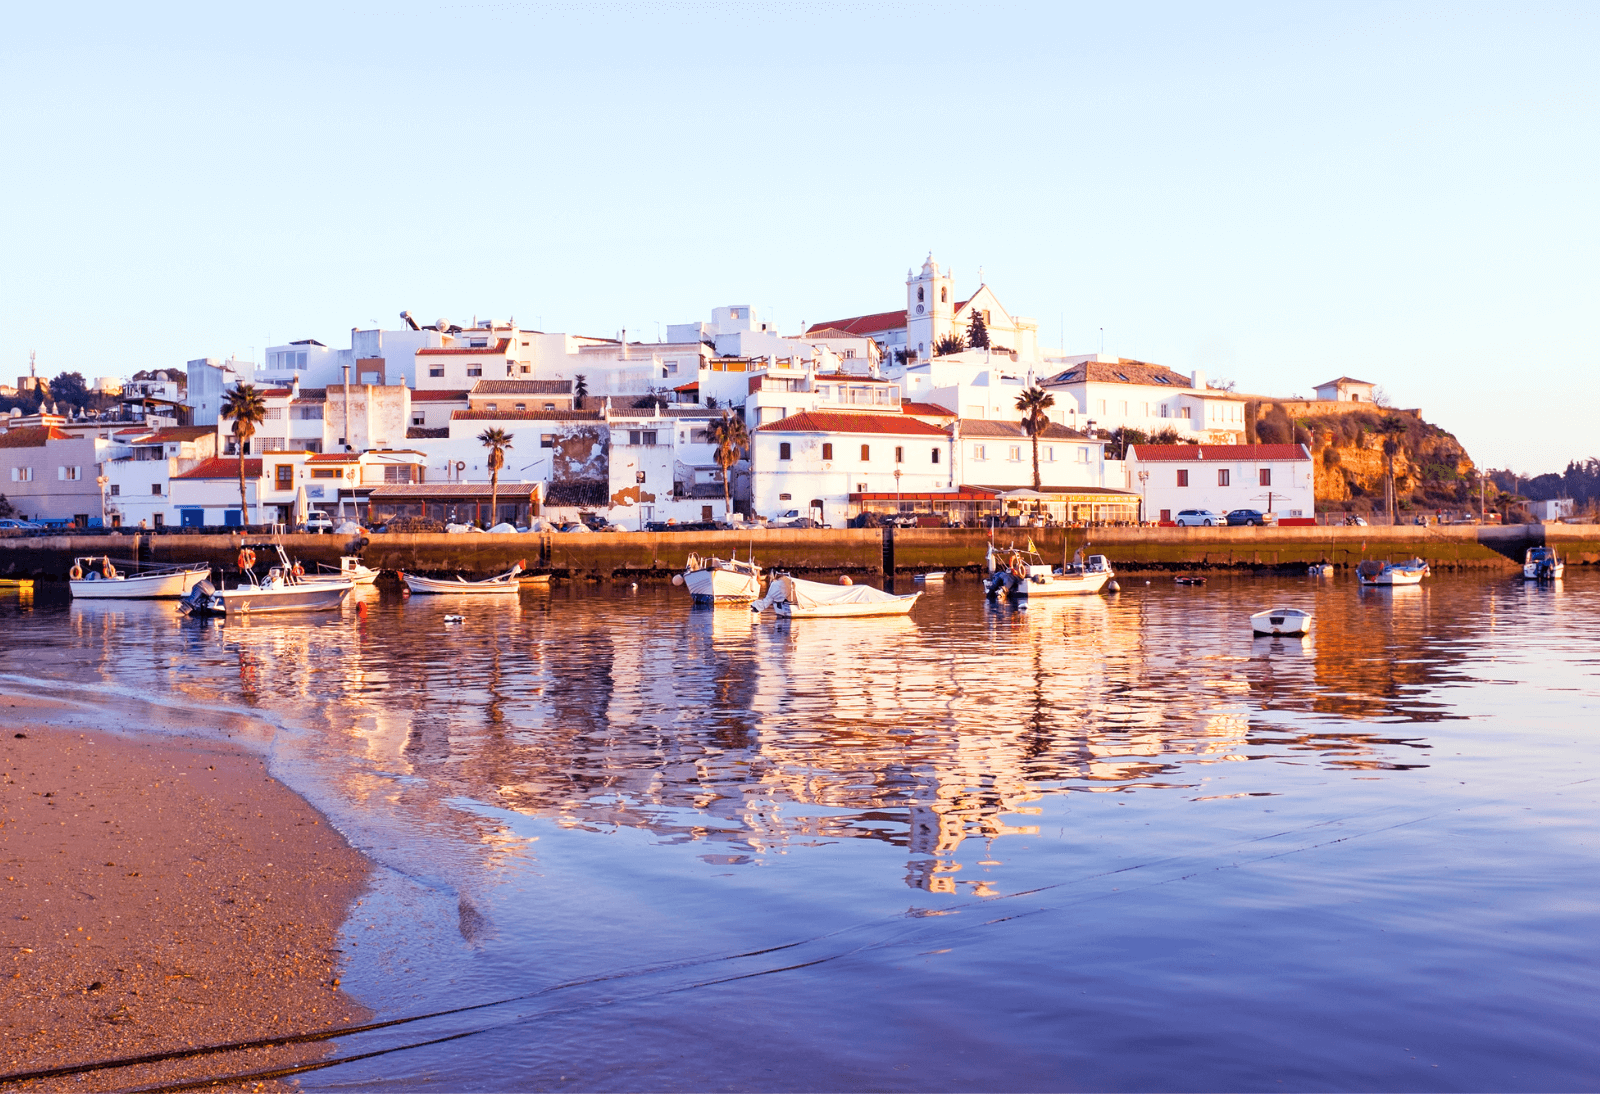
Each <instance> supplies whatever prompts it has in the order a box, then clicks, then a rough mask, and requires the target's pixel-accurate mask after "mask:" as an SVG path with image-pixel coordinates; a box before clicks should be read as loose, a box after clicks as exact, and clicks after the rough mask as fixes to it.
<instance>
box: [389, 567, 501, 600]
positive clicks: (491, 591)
mask: <svg viewBox="0 0 1600 1094" xmlns="http://www.w3.org/2000/svg"><path fill="white" fill-rule="evenodd" d="M520 573H522V563H520V562H519V563H517V564H516V565H515V566H513V567H511V569H509V570H507V571H506V572H505V573H503V574H498V575H496V576H495V577H488V578H484V579H483V580H482V581H468V580H467V579H466V578H464V577H459V576H458V577H454V578H450V579H448V580H447V579H444V578H437V577H420V576H418V575H417V574H408V573H406V572H405V571H404V570H401V571H400V580H401V581H404V582H405V583H406V588H408V589H410V590H411V591H412V592H414V593H455V594H457V595H469V596H516V595H517V593H518V591H519V590H520V589H521V588H522V583H521V582H519V581H518V580H517V575H518V574H520Z"/></svg>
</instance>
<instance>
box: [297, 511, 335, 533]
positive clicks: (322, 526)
mask: <svg viewBox="0 0 1600 1094" xmlns="http://www.w3.org/2000/svg"><path fill="white" fill-rule="evenodd" d="M301 527H303V528H304V529H305V530H306V531H308V532H332V531H333V520H332V519H331V518H330V517H329V516H328V514H326V513H324V512H323V511H322V510H321V509H313V510H311V511H310V512H309V513H307V514H306V522H305V524H303V525H301Z"/></svg>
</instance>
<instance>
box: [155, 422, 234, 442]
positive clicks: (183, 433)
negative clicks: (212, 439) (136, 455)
mask: <svg viewBox="0 0 1600 1094" xmlns="http://www.w3.org/2000/svg"><path fill="white" fill-rule="evenodd" d="M215 433H216V430H215V429H213V428H211V427H210V426H208V425H179V426H173V427H172V428H171V429H160V430H157V431H156V432H154V433H151V434H150V435H149V436H147V437H145V438H144V439H143V440H141V441H140V442H139V443H140V444H165V443H166V442H168V441H198V440H199V439H200V438H201V437H209V436H212V435H213V434H215Z"/></svg>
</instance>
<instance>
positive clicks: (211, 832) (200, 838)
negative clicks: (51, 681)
mask: <svg viewBox="0 0 1600 1094" xmlns="http://www.w3.org/2000/svg"><path fill="white" fill-rule="evenodd" d="M0 702H3V703H4V706H3V707H0V727H3V735H0V883H3V886H0V894H3V895H0V923H3V924H4V929H3V930H0V946H3V950H0V956H3V959H4V962H5V968H4V969H3V971H0V1073H5V1074H16V1073H18V1072H27V1071H33V1070H37V1069H45V1068H53V1067H60V1066H63V1065H70V1064H76V1063H82V1062H88V1061H94V1060H103V1059H107V1058H112V1057H126V1056H135V1055H141V1054H147V1053H155V1052H163V1051H168V1050H173V1049H185V1048H190V1047H196V1046H202V1045H210V1044H218V1043H225V1042H234V1041H242V1040H251V1039H258V1038H265V1037H273V1036H282V1035H286V1034H291V1033H301V1032H307V1031H314V1030H319V1029H326V1028H329V1027H337V1026H342V1025H347V1024H351V1023H357V1022H361V1021H363V1020H365V1019H366V1018H367V1017H368V1013H367V1012H366V1011H365V1010H364V1009H363V1008H361V1007H360V1006H358V1005H356V1004H355V1003H354V1002H353V1001H352V1000H351V999H350V998H348V997H347V996H346V995H345V994H344V993H343V992H342V991H341V990H340V989H339V987H338V980H337V977H338V968H339V958H340V953H339V952H338V950H337V949H336V946H337V945H338V942H337V939H338V932H339V928H340V924H341V923H342V922H343V921H344V919H345V916H346V914H347V911H348V909H349V908H350V906H351V904H352V902H353V901H355V900H357V899H358V898H359V895H360V893H361V891H362V889H363V887H364V885H365V882H366V878H367V870H368V866H367V863H366V861H365V859H363V858H362V856H360V855H359V854H358V853H357V852H355V851H354V850H352V849H351V848H350V847H349V846H348V844H346V843H345V841H344V840H343V838H342V837H341V836H340V835H339V834H338V833H337V832H335V831H334V830H333V829H332V828H331V827H330V826H329V825H328V824H327V822H326V821H325V820H324V819H323V817H322V816H321V815H320V814H319V813H318V812H317V811H316V810H315V809H313V808H312V807H311V806H309V805H308V804H307V803H306V802H305V801H303V800H302V799H301V798H299V797H298V796H296V795H295V794H294V793H292V792H291V791H289V790H288V789H287V788H286V787H284V786H283V785H282V784H281V783H279V782H277V781H276V780H274V779H272V778H271V777H270V776H268V775H267V773H266V770H265V767H264V765H263V763H262V761H261V760H260V759H259V758H258V757H256V756H255V755H253V754H251V753H250V752H248V751H246V750H244V749H242V748H235V747H232V746H230V745H228V744H226V743H219V742H215V741H206V740H204V739H192V738H173V737H156V736H152V737H150V738H149V739H139V738H137V737H129V736H121V735H111V734H106V733H97V732H92V731H78V730H67V729H59V728H49V727H44V726H41V725H38V724H30V719H29V717H28V715H29V711H28V710H27V704H26V703H22V702H17V703H15V705H14V701H13V698H11V697H7V698H5V699H0ZM327 1051H328V1046H327V1044H326V1043H321V1044H309V1045H300V1046H287V1047H281V1048H264V1049H253V1050H247V1051H236V1052H232V1053H227V1054H223V1055H210V1056H203V1057H199V1058H194V1059H187V1060H175V1061H168V1062H163V1063H159V1064H149V1065H140V1066H138V1067H134V1068H125V1069H115V1070H111V1071H102V1072H91V1073H88V1074H87V1075H86V1076H82V1077H80V1076H68V1077H63V1078H56V1079H43V1080H35V1081H32V1082H28V1083H24V1084H20V1085H19V1086H17V1087H16V1088H17V1089H28V1090H47V1089H71V1090H75V1091H87V1090H112V1089H128V1088H130V1087H137V1086H147V1085H153V1084H158V1083H170V1082H181V1081H184V1080H191V1079H201V1078H206V1077H210V1076H219V1075H227V1074H238V1073H245V1072H254V1071H260V1070H265V1069H270V1068H274V1067H281V1066H286V1065H289V1064H293V1063H296V1062H302V1061H310V1060H313V1059H316V1058H318V1057H320V1056H322V1055H324V1054H325V1053H326V1052H327Z"/></svg>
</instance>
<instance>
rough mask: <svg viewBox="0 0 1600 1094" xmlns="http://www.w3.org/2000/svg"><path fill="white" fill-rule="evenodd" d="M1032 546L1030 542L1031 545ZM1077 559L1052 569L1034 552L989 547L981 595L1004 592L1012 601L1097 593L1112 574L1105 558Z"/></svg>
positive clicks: (995, 594) (1080, 555) (994, 594)
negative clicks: (986, 570)
mask: <svg viewBox="0 0 1600 1094" xmlns="http://www.w3.org/2000/svg"><path fill="white" fill-rule="evenodd" d="M1030 546H1031V543H1030ZM1082 556H1083V551H1082V550H1081V549H1080V550H1079V551H1078V557H1077V558H1074V559H1073V561H1072V562H1070V563H1068V564H1067V565H1065V566H1063V567H1062V568H1061V569H1059V570H1056V569H1052V568H1051V566H1050V565H1049V563H1047V562H1045V561H1044V559H1043V558H1042V557H1041V556H1040V555H1039V553H1038V552H1037V551H1033V550H1025V551H1019V550H1016V549H1015V548H1007V549H1005V550H1002V551H999V552H998V553H997V552H996V551H995V549H994V544H992V543H991V544H990V545H989V550H988V553H987V554H986V555H985V559H984V561H985V562H986V563H987V565H988V567H989V576H988V577H987V578H986V579H985V580H984V583H983V589H984V592H985V593H986V594H987V595H988V596H990V597H995V596H998V595H999V594H1000V593H1002V592H1004V593H1005V594H1006V598H1007V599H1008V600H1011V601H1013V602H1016V601H1020V600H1024V599H1027V598H1029V597H1035V596H1073V595H1078V596H1087V595H1092V594H1094V593H1098V592H1100V591H1101V590H1102V589H1104V588H1105V587H1106V586H1107V585H1108V584H1109V583H1110V582H1111V579H1112V577H1114V576H1115V575H1114V574H1113V573H1112V572H1111V563H1110V561H1109V560H1107V558H1106V556H1105V555H1090V556H1089V557H1088V558H1087V559H1085V558H1083V557H1082Z"/></svg>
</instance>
